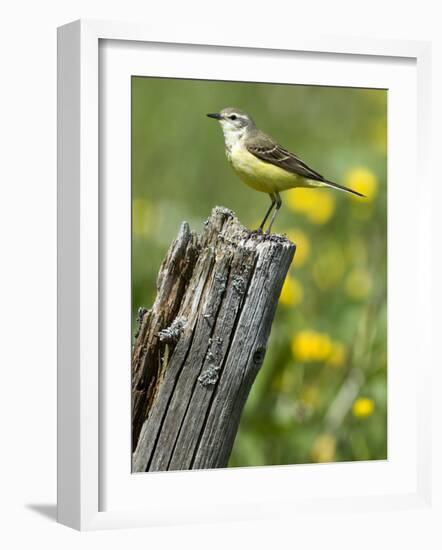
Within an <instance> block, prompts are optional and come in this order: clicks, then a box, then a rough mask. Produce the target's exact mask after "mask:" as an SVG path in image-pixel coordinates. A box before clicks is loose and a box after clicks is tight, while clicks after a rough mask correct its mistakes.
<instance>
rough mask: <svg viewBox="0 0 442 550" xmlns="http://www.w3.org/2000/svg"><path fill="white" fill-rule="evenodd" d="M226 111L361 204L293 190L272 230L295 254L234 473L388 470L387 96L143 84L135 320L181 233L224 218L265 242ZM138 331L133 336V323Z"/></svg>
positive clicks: (135, 162) (137, 124) (138, 112)
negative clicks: (338, 465)
mask: <svg viewBox="0 0 442 550" xmlns="http://www.w3.org/2000/svg"><path fill="white" fill-rule="evenodd" d="M226 106H236V107H239V108H241V109H244V110H246V111H247V112H249V113H250V114H251V115H252V117H254V118H255V121H256V123H257V125H258V126H259V127H260V128H262V129H263V130H264V131H267V132H268V133H270V134H271V135H272V136H273V137H274V138H276V139H277V140H278V141H279V142H280V143H281V144H282V145H284V146H286V147H287V148H289V149H290V150H292V151H294V152H295V153H296V154H298V155H299V156H300V157H301V158H302V159H303V160H304V161H305V162H307V163H308V164H310V165H311V166H312V167H313V168H314V169H316V170H317V171H319V172H320V173H323V174H325V175H326V176H327V178H328V179H331V180H334V181H337V182H338V183H342V184H344V185H348V186H350V187H353V188H355V189H358V190H360V191H362V192H363V193H364V194H366V195H367V199H359V198H357V197H353V196H349V195H347V194H345V193H341V192H339V191H328V190H304V189H298V190H290V191H287V192H286V193H283V195H282V199H283V208H282V210H281V211H280V214H279V217H278V218H277V222H276V225H275V227H274V229H275V231H276V232H279V233H286V234H287V235H288V236H289V237H290V238H291V239H292V240H293V241H294V242H295V243H296V244H297V251H296V255H295V259H294V262H293V265H292V266H291V268H290V272H289V275H288V277H287V280H286V282H285V284H284V287H283V290H282V293H281V298H280V304H279V307H278V311H277V314H276V318H275V321H274V324H273V328H272V334H271V337H270V341H269V347H268V351H267V355H266V359H265V362H264V365H263V367H262V369H261V371H260V373H259V374H258V377H257V379H256V382H255V384H254V386H253V389H252V391H251V393H250V396H249V399H248V402H247V405H246V407H245V410H244V414H243V416H242V420H241V425H240V429H239V432H238V435H237V438H236V441H235V445H234V449H233V453H232V456H231V460H230V465H231V466H259V465H269V464H295V463H308V462H328V461H350V460H370V459H385V458H386V456H387V306H386V295H387V288H386V268H387V266H386V262H387V217H386V209H387V182H386V176H387V92H386V91H385V90H367V89H354V88H333V87H318V86H315V87H313V86H294V85H273V84H271V85H270V84H250V83H236V82H235V83H233V82H212V81H190V80H172V79H158V78H144V77H134V78H133V79H132V192H133V255H132V297H133V298H132V300H133V319H134V320H135V316H136V311H137V309H138V307H140V306H146V307H149V305H151V304H152V303H153V301H154V299H155V293H156V288H155V280H156V275H157V273H158V269H159V266H160V264H161V261H162V259H163V257H164V254H165V252H166V250H167V248H168V246H169V244H170V242H171V240H172V239H173V238H174V237H175V235H176V233H177V231H178V228H179V226H180V223H181V222H182V221H183V220H187V221H188V222H189V223H190V225H191V227H192V229H194V230H196V231H201V229H202V224H203V221H204V220H205V219H206V218H207V216H208V215H209V213H210V210H211V209H212V207H214V206H215V205H222V206H226V207H228V208H231V209H232V210H234V211H235V212H236V214H237V215H238V217H239V219H240V220H241V221H242V223H244V225H246V226H248V227H250V228H256V227H257V225H258V224H259V222H260V220H261V218H262V216H263V214H264V212H265V210H266V208H267V206H268V197H267V196H266V195H264V194H260V193H257V192H255V191H253V190H251V189H249V188H247V187H246V186H244V185H243V184H242V183H241V182H240V180H239V179H238V178H237V177H236V176H235V175H234V173H233V171H232V170H231V168H230V167H229V165H228V163H227V161H226V158H225V155H224V144H223V138H222V133H221V129H220V128H219V125H218V124H217V123H216V122H215V121H213V120H210V119H208V118H206V117H205V114H206V113H208V112H214V111H217V110H220V109H221V108H223V107H226ZM134 330H135V323H134Z"/></svg>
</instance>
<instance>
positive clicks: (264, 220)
mask: <svg viewBox="0 0 442 550" xmlns="http://www.w3.org/2000/svg"><path fill="white" fill-rule="evenodd" d="M269 197H270V200H271V201H272V204H271V205H270V206H269V209H268V210H267V212H266V215H265V216H264V219H263V220H262V222H261V224H260V226H259V227H258V229H257V231H258V233H261V232H262V230H263V229H264V224H265V223H266V221H267V218H268V217H269V214H270V212H271V211H272V209H273V207H274V206H275V204H276V198H275V195H274V194H273V193H270V194H269Z"/></svg>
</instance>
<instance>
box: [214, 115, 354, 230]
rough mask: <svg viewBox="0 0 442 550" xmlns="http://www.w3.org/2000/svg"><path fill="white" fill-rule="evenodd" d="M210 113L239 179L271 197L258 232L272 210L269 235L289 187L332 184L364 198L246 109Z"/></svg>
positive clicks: (330, 185) (332, 186) (311, 186)
mask: <svg viewBox="0 0 442 550" xmlns="http://www.w3.org/2000/svg"><path fill="white" fill-rule="evenodd" d="M207 116H208V117H209V118H213V119H215V120H217V121H218V122H219V123H220V125H221V128H222V131H223V134H224V143H225V152H226V156H227V159H228V161H229V162H230V164H231V165H232V167H233V169H234V171H235V172H236V174H237V175H238V176H239V178H240V179H241V180H242V181H243V183H245V184H246V185H248V186H249V187H251V188H252V189H255V190H256V191H260V192H261V193H267V194H268V195H269V197H270V201H271V204H270V207H269V209H268V210H267V212H266V214H265V216H264V218H263V220H262V222H261V224H260V225H259V227H258V229H257V231H258V232H259V233H262V232H263V230H264V227H265V223H266V221H267V219H268V218H269V216H270V214H271V212H272V210H273V213H272V217H271V219H270V223H269V225H268V227H267V230H266V233H267V234H270V232H271V229H272V226H273V223H274V221H275V219H276V216H277V214H278V212H279V209H280V208H281V206H282V200H281V196H280V193H281V192H282V191H286V190H287V189H293V188H296V187H310V188H315V187H329V188H333V189H339V190H340V191H345V192H347V193H352V194H353V195H357V196H358V197H364V195H363V194H362V193H359V191H355V190H354V189H350V188H348V187H344V186H343V185H340V184H338V183H335V182H333V181H330V180H328V179H326V178H325V177H324V176H322V175H321V174H319V173H318V172H316V171H315V170H313V169H312V168H310V167H309V166H308V165H307V164H306V163H305V162H303V161H302V160H301V159H300V158H299V157H298V156H296V155H295V154H294V153H291V152H290V151H289V150H288V149H286V148H285V147H283V146H282V145H279V143H278V142H277V141H275V140H274V139H273V138H272V137H271V136H269V135H268V134H266V133H264V132H263V131H262V130H260V129H259V128H257V126H256V124H255V122H254V121H253V119H252V117H251V116H250V115H248V114H247V113H246V112H245V111H242V110H241V109H237V108H234V107H226V108H224V109H222V110H221V111H220V112H218V113H208V114H207Z"/></svg>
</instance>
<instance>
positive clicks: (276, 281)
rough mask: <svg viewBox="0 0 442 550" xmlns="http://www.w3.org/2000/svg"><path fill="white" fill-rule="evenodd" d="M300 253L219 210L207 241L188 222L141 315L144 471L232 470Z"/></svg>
mask: <svg viewBox="0 0 442 550" xmlns="http://www.w3.org/2000/svg"><path fill="white" fill-rule="evenodd" d="M294 252H295V246H294V245H293V244H292V243H291V242H290V241H288V240H287V239H286V238H284V237H281V236H279V235H262V234H257V233H254V232H250V231H248V230H246V229H245V228H244V227H243V226H242V225H241V224H240V223H239V221H238V220H237V218H236V217H235V216H234V215H233V213H232V212H231V211H230V210H227V209H225V208H220V207H217V208H214V210H213V211H212V214H211V216H210V218H209V219H208V220H207V221H206V223H205V225H204V230H203V232H202V234H201V235H196V234H195V233H192V232H191V231H190V229H189V226H188V224H187V223H183V224H182V226H181V229H180V232H179V234H178V236H177V238H176V240H175V241H174V242H173V243H172V245H171V247H170V249H169V251H168V253H167V256H166V258H165V259H164V261H163V263H162V265H161V269H160V272H159V275H158V281H157V289H158V293H157V297H156V300H155V303H154V305H153V307H152V309H151V310H148V311H147V310H143V309H141V310H140V311H139V323H140V327H139V331H138V335H137V338H136V342H135V346H134V350H133V357H132V420H133V425H132V440H133V451H134V452H133V462H132V469H133V471H134V472H146V471H160V470H161V471H162V470H192V469H201V468H221V467H225V466H226V465H227V462H228V460H229V456H230V453H231V450H232V446H233V442H234V439H235V436H236V432H237V430H238V425H239V421H240V417H241V413H242V410H243V407H244V404H245V402H246V399H247V396H248V394H249V392H250V389H251V387H252V384H253V381H254V380H255V377H256V374H257V373H258V371H259V369H260V367H261V365H262V363H263V360H264V356H265V351H266V346H267V339H268V336H269V333H270V329H271V325H272V321H273V317H274V314H275V309H276V305H277V302H278V298H279V294H280V292H281V288H282V284H283V282H284V279H285V276H286V273H287V270H288V268H289V266H290V263H291V261H292V259H293V255H294Z"/></svg>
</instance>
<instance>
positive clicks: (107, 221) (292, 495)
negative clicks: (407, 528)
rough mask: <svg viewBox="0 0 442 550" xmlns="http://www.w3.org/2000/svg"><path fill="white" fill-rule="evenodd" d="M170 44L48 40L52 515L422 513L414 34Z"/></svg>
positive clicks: (420, 67) (424, 352)
mask: <svg viewBox="0 0 442 550" xmlns="http://www.w3.org/2000/svg"><path fill="white" fill-rule="evenodd" d="M172 34H174V36H167V34H165V35H164V36H162V35H161V36H160V34H157V33H156V32H154V31H153V30H152V29H147V28H144V27H141V26H136V25H127V24H120V23H103V22H89V21H88V22H84V21H82V22H74V23H71V24H69V25H66V26H64V27H61V28H60V29H59V59H58V70H59V79H58V106H59V107H58V108H59V117H58V120H59V139H58V143H59V152H58V155H59V172H58V181H59V199H58V211H59V218H58V219H59V225H58V231H59V244H58V254H59V256H58V257H59V263H58V269H59V357H58V365H59V367H58V369H59V370H58V376H59V384H58V394H59V410H58V416H59V422H58V436H59V438H58V463H59V474H58V488H59V489H58V491H59V495H58V499H59V502H58V509H59V521H60V522H62V523H65V524H67V525H70V526H72V527H75V528H78V529H99V528H108V527H120V526H121V527H130V526H149V525H160V524H171V523H187V522H198V521H213V520H229V519H241V518H258V517H284V515H288V514H293V513H303V512H305V510H309V509H310V510H312V509H313V510H317V511H322V512H324V511H326V510H327V509H328V508H329V507H330V506H331V503H333V508H334V509H336V507H339V508H340V509H342V510H343V511H345V510H347V509H354V508H355V506H356V507H359V509H361V510H366V511H370V510H371V509H376V510H379V509H384V510H389V509H394V508H395V507H398V506H399V507H403V506H410V507H419V506H425V505H426V502H427V501H428V499H429V495H430V469H429V453H428V450H429V444H430V433H429V432H428V427H427V422H426V419H427V418H428V415H429V403H428V400H427V399H426V398H425V397H424V396H425V393H426V391H427V390H428V376H427V375H426V374H425V372H426V371H427V370H428V369H429V368H430V366H431V360H430V358H429V357H428V355H429V354H430V348H429V346H427V345H426V342H428V340H427V339H428V337H429V336H428V335H429V334H430V332H431V330H430V329H429V326H428V323H429V322H430V320H429V316H428V315H425V311H426V308H428V307H429V304H430V285H429V284H428V281H429V277H430V273H429V263H428V261H429V259H428V254H425V249H422V248H420V245H421V243H422V242H424V241H425V240H426V238H427V236H428V231H429V229H428V225H427V224H426V214H425V212H426V209H427V208H428V204H429V197H430V195H429V193H430V191H429V188H428V186H425V185H424V182H425V181H426V176H427V173H426V170H427V162H426V159H425V147H424V144H425V143H426V140H427V139H428V135H427V132H428V130H427V126H426V124H427V120H428V109H429V107H428V102H427V99H426V93H427V87H426V83H427V79H428V78H429V68H428V59H429V46H428V44H426V43H411V42H396V41H392V42H390V41H363V40H356V39H320V38H318V39H315V40H311V39H310V40H306V39H302V38H300V37H298V38H296V39H295V40H293V39H292V38H287V39H286V38H284V37H278V38H275V40H274V42H273V43H271V44H267V43H263V42H262V41H260V40H253V39H250V41H247V42H244V41H241V40H239V39H237V38H235V37H224V38H222V37H219V38H218V39H216V40H214V39H213V40H207V39H206V38H205V37H203V36H199V37H198V36H195V37H192V38H190V37H188V36H185V35H184V34H183V35H182V36H181V35H179V34H175V33H172ZM404 159H406V162H404ZM418 167H419V169H418ZM417 174H419V180H416V175H417ZM417 182H418V184H417ZM410 220H413V223H410ZM410 249H412V250H423V252H422V253H421V254H420V255H419V261H418V262H417V261H416V262H410V259H409V250H410ZM417 289H419V292H418V291H417ZM405 301H406V304H407V316H406V319H405V317H404V313H403V304H404V303H405ZM404 342H406V343H407V345H406V346H404ZM425 356H426V357H427V360H419V358H422V357H425ZM417 369H419V376H417Z"/></svg>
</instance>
